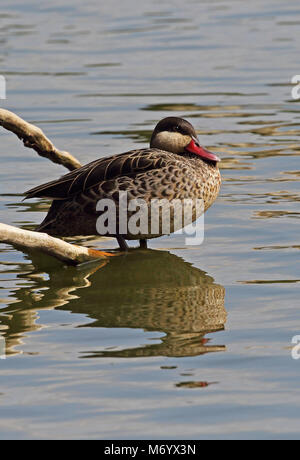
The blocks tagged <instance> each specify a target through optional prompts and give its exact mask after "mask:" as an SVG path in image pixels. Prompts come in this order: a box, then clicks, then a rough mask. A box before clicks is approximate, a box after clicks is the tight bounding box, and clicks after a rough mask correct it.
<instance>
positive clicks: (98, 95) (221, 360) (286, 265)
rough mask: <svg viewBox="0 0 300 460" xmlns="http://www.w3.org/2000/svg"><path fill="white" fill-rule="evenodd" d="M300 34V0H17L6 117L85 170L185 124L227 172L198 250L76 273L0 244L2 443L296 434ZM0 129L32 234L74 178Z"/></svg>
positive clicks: (164, 242)
mask: <svg viewBox="0 0 300 460" xmlns="http://www.w3.org/2000/svg"><path fill="white" fill-rule="evenodd" d="M299 26H300V5H299V2H298V1H296V0H287V1H285V2H282V1H279V0H278V1H277V0H266V1H264V2H261V1H258V0H254V1H252V2H243V1H242V0H219V1H217V0H214V1H213V0H210V1H202V2H198V1H195V0H186V1H185V2H182V1H178V0H160V1H157V0H151V1H148V2H140V1H137V0H124V1H123V2H120V1H117V0H111V1H109V2H104V1H100V2H99V0H97V1H96V0H86V1H85V2H83V1H79V0H72V1H71V0H63V1H58V0H53V1H52V2H39V1H37V0H34V1H28V2H25V3H24V2H20V1H18V0H10V1H8V0H3V1H2V2H1V11H0V44H1V48H0V74H2V75H4V76H5V78H6V83H7V99H6V100H2V101H0V102H1V106H2V107H3V108H6V109H9V110H11V111H14V112H16V113H17V114H19V115H20V116H21V117H23V118H25V119H26V120H28V121H30V122H33V123H36V124H37V125H39V126H40V127H41V128H42V129H43V130H44V132H45V133H46V134H47V136H48V137H49V138H51V140H52V141H53V142H54V143H55V145H56V146H57V147H59V148H61V149H63V150H68V151H70V152H72V154H73V155H75V156H76V157H77V158H78V159H79V160H80V161H81V162H82V163H87V162H89V161H92V160H94V159H96V158H99V157H104V156H107V155H110V154H113V153H119V152H124V151H126V150H130V149H132V148H140V147H142V146H144V145H147V143H148V141H149V137H150V134H151V130H152V129H153V126H154V125H155V124H156V122H157V121H158V120H159V119H161V118H163V117H164V116H168V115H178V116H183V117H185V118H187V119H188V120H190V121H191V122H192V123H193V124H194V126H195V128H196V129H197V132H198V133H199V137H200V139H201V143H202V144H203V145H205V146H206V147H208V148H210V149H211V150H213V151H214V152H216V153H217V154H218V155H219V156H220V157H221V158H222V163H221V168H222V177H223V185H222V190H221V193H220V196H219V198H218V200H217V202H216V203H215V204H214V205H213V207H212V208H211V209H210V210H209V211H208V212H207V214H206V215H205V240H204V243H203V244H202V245H200V246H188V247H186V245H185V244H184V243H185V241H184V238H183V236H182V235H181V236H180V235H171V236H170V237H166V238H163V239H158V240H152V241H151V243H150V248H151V249H152V251H149V252H147V253H141V252H136V253H134V254H132V255H130V256H124V257H123V256H122V257H120V258H114V259H113V260H111V261H110V262H109V263H108V264H106V265H105V266H102V267H95V266H94V265H92V266H91V265H85V266H84V267H81V268H71V267H65V266H63V265H62V264H60V263H59V262H56V261H55V260H52V259H51V258H48V257H46V256H42V255H39V254H31V255H30V254H28V255H26V254H23V253H22V252H20V251H18V250H16V249H14V248H12V247H10V246H8V245H3V244H1V246H0V261H1V262H0V264H1V275H0V280H1V284H0V288H1V291H0V303H1V304H0V334H1V336H2V339H1V342H2V344H1V343H0V346H2V347H3V346H4V344H5V353H6V356H5V357H6V359H1V360H0V438H1V439H4V438H13V439H28V438H30V439H32V438H33V439H41V438H56V439H60V438H70V439H76V438H83V439H93V438H100V439H130V438H131V439H132V438H134V439H155V438H158V439H183V438H184V439H204V438H208V439H217V438H223V439H224V438H225V439H227V438H237V439H241V438H247V439H249V438H250V439H252V438H258V439H261V438H269V439H270V438H271V439H276V438H299V430H300V390H299V378H300V372H299V371H300V360H296V359H293V358H292V356H291V352H292V347H293V344H292V338H293V336H295V335H300V323H299V297H300V295H299V294H300V291H299V287H300V284H299V283H300V270H299V268H300V265H299V254H300V253H299V249H300V240H299V217H300V210H299V203H300V188H299V180H300V166H299V161H300V144H299V134H300V120H299V118H300V112H299V103H298V101H296V100H294V99H293V98H292V95H291V90H292V85H291V79H292V77H293V76H294V75H297V74H300V67H299ZM0 136H1V137H0V139H1V146H0V222H3V223H8V224H12V225H15V226H19V227H23V228H34V226H35V225H36V224H38V223H40V222H41V220H42V219H43V218H44V216H45V212H46V210H47V208H48V206H49V203H48V202H47V200H31V201H30V202H29V201H28V202H27V201H26V202H22V196H21V194H22V193H23V191H25V190H27V189H29V188H31V187H33V186H36V185H38V184H40V183H43V182H45V181H48V180H51V179H55V178H56V177H58V176H60V175H62V174H63V173H65V172H66V171H65V170H64V169H63V168H62V167H61V166H58V165H54V164H53V163H50V162H49V161H48V160H46V159H43V158H41V157H38V155H37V154H36V153H35V152H34V151H33V150H30V149H26V148H24V147H23V145H22V143H21V142H20V141H19V140H18V139H17V137H16V136H15V135H13V134H12V133H9V132H7V131H4V130H3V129H1V131H0ZM81 244H86V245H89V246H91V247H96V248H101V247H106V248H113V247H116V244H115V242H114V241H113V240H109V241H107V240H106V241H105V242H104V241H103V240H101V239H100V238H96V237H95V238H94V239H86V240H84V241H81ZM158 249H160V250H158ZM299 354H300V353H299ZM2 357H4V356H2ZM296 357H297V354H296Z"/></svg>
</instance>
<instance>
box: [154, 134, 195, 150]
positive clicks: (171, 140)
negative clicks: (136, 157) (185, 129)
mask: <svg viewBox="0 0 300 460" xmlns="http://www.w3.org/2000/svg"><path fill="white" fill-rule="evenodd" d="M189 142H190V138H189V137H188V136H182V135H181V134H177V133H168V132H166V131H165V132H162V133H160V134H158V135H157V137H156V139H155V145H154V147H156V148H158V149H161V150H167V151H169V152H174V153H182V152H183V150H184V147H185V146H186V145H188V144H189Z"/></svg>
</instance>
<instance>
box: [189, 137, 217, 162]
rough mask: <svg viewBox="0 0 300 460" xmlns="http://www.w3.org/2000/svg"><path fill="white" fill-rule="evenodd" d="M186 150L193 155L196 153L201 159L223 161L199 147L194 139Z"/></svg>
mask: <svg viewBox="0 0 300 460" xmlns="http://www.w3.org/2000/svg"><path fill="white" fill-rule="evenodd" d="M185 150H187V151H188V152H191V153H195V154H196V155H199V156H200V157H201V158H203V159H205V160H210V161H216V162H218V161H221V160H220V158H219V157H217V155H215V154H214V153H212V152H209V151H208V150H206V149H204V148H203V147H201V146H200V145H198V144H197V143H196V142H195V141H194V139H192V140H191V142H190V143H189V144H188V145H187V146H186V148H185Z"/></svg>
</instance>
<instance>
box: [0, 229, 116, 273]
mask: <svg viewBox="0 0 300 460" xmlns="http://www.w3.org/2000/svg"><path fill="white" fill-rule="evenodd" d="M0 243H7V244H11V245H13V246H16V247H19V248H24V249H26V250H39V251H42V252H44V253H46V254H48V255H50V256H53V257H55V258H56V259H59V260H61V261H63V262H65V263H67V264H69V265H78V264H81V263H83V262H87V261H90V260H95V259H107V258H108V257H112V256H115V255H119V254H112V253H109V252H103V251H97V250H95V249H89V248H85V247H83V246H77V245H75V244H70V243H67V242H66V241H63V240H60V239H59V238H54V237H52V236H49V235H47V234H46V233H39V232H32V231H29V230H22V229H20V228H17V227H13V226H11V225H6V224H1V223H0Z"/></svg>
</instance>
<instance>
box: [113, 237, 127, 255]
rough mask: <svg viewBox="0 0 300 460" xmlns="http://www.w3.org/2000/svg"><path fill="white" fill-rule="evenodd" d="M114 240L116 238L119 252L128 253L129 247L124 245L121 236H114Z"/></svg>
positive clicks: (124, 242)
mask: <svg viewBox="0 0 300 460" xmlns="http://www.w3.org/2000/svg"><path fill="white" fill-rule="evenodd" d="M116 238H117V241H118V244H119V246H120V249H121V251H128V249H129V246H128V244H127V243H126V240H125V238H123V236H121V235H116Z"/></svg>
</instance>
